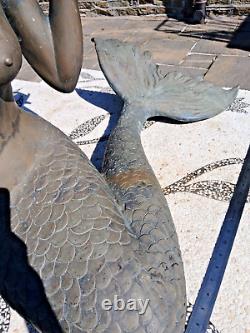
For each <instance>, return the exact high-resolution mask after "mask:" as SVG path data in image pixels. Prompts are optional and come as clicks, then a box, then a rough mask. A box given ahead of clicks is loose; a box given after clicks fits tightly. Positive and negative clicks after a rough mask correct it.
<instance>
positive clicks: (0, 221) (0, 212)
mask: <svg viewBox="0 0 250 333" xmlns="http://www.w3.org/2000/svg"><path fill="white" fill-rule="evenodd" d="M7 232H10V194H9V191H8V190H7V189H5V188H0V239H1V240H2V239H3V238H4V235H5V234H6V233H7Z"/></svg>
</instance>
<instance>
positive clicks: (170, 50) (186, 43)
mask: <svg viewBox="0 0 250 333" xmlns="http://www.w3.org/2000/svg"><path fill="white" fill-rule="evenodd" d="M194 44H195V41H194V40H192V39H182V40H171V39H161V40H159V39H153V40H149V41H147V42H146V43H145V44H144V45H143V47H144V48H145V49H147V50H149V51H151V52H152V55H153V59H154V60H155V61H156V62H157V63H162V64H168V65H177V64H179V63H180V61H181V60H182V59H183V58H184V57H185V56H186V55H187V54H188V52H190V50H191V49H192V47H193V46H194Z"/></svg>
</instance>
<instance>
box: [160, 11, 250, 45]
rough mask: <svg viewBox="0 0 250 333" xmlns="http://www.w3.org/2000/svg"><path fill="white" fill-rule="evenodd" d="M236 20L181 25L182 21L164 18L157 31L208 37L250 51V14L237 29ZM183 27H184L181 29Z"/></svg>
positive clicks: (192, 36)
mask: <svg viewBox="0 0 250 333" xmlns="http://www.w3.org/2000/svg"><path fill="white" fill-rule="evenodd" d="M235 26H236V24H235V22H234V21H232V22H230V21H229V20H228V19H226V20H223V19H215V20H210V21H209V22H208V23H207V24H202V25H186V26H184V25H183V26H181V25H180V22H176V23H173V21H172V20H169V19H165V20H163V21H162V22H161V23H160V24H159V25H158V26H157V27H156V28H155V30H156V31H161V32H166V33H172V34H177V35H179V36H184V37H191V38H200V39H207V40H212V41H218V42H224V43H228V45H227V47H228V48H237V49H242V50H245V51H250V16H248V17H247V18H246V19H245V20H244V21H243V23H242V24H241V25H240V26H239V28H238V29H237V30H235ZM181 27H182V29H181Z"/></svg>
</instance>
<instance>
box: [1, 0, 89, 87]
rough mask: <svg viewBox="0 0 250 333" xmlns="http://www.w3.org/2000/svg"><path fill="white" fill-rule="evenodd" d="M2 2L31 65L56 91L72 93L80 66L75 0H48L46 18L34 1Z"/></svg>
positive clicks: (79, 44)
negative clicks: (47, 14)
mask: <svg viewBox="0 0 250 333" xmlns="http://www.w3.org/2000/svg"><path fill="white" fill-rule="evenodd" d="M1 1H2V3H3V5H4V10H5V13H6V15H7V17H8V19H9V22H10V24H11V25H12V27H13V29H14V30H15V32H16V34H17V35H18V37H19V39H20V44H21V48H22V52H23V55H24V56H25V58H26V59H27V60H28V62H29V63H30V64H31V66H32V67H33V68H34V69H35V71H36V72H37V73H38V74H39V75H40V76H41V77H42V78H43V79H44V80H45V81H46V82H47V83H48V84H50V85H51V86H52V87H54V88H55V89H57V90H60V91H63V92H71V91H72V90H73V89H74V88H75V85H76V83H77V79H78V76H79V73H80V70H81V66H82V48H83V45H82V40H83V38H82V27H81V20H80V15H79V10H78V2H77V0H50V8H49V16H48V17H47V16H46V15H44V14H43V12H42V10H41V8H40V6H39V4H38V3H37V1H36V0H22V1H20V0H1Z"/></svg>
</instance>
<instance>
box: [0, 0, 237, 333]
mask: <svg viewBox="0 0 250 333" xmlns="http://www.w3.org/2000/svg"><path fill="white" fill-rule="evenodd" d="M82 40H83V38H82V27H81V21H80V15H79V10H78V3H77V1H76V0H51V1H50V8H49V16H48V17H46V16H45V15H44V14H43V12H42V10H41V9H40V6H39V4H38V2H37V1H36V0H22V1H20V0H5V1H3V0H2V1H1V5H0V187H2V188H7V189H9V191H10V198H11V226H9V229H8V228H7V227H6V228H4V226H0V230H5V232H6V230H9V234H11V233H12V234H13V235H15V237H14V238H13V237H12V238H11V237H10V236H6V237H5V236H4V237H5V238H6V241H5V240H4V238H3V244H1V245H2V247H0V248H4V251H1V252H0V262H1V264H0V294H1V295H2V297H3V298H4V299H5V301H6V302H7V303H9V304H10V305H11V306H12V307H13V308H14V309H15V310H17V311H18V312H19V314H20V315H21V316H23V317H24V318H25V319H26V320H28V321H29V322H31V323H32V324H33V325H34V326H35V327H36V328H37V330H38V331H40V332H43V333H45V332H46V333H57V332H65V333H66V332H69V333H85V332H86V333H87V332H88V333H91V332H95V333H101V332H106V333H116V332H117V333H118V332H134V333H153V332H154V333H155V332H157V333H161V332H162V333H163V332H164V333H183V331H184V327H185V316H186V291H185V279H184V270H183V264H182V259H181V253H180V248H179V244H178V239H177V235H176V231H175V227H174V224H173V221H172V218H171V214H170V211H169V208H168V206H167V203H166V200H165V198H164V195H163V193H162V192H161V188H160V186H159V183H158V181H157V179H156V177H155V175H154V173H153V171H152V169H151V167H150V165H149V163H148V161H147V158H146V156H145V154H144V151H143V148H142V145H141V140H140V130H141V129H142V127H143V124H144V122H145V121H146V120H147V119H148V118H150V117H153V116H164V117H168V118H172V119H175V120H178V121H181V122H190V121H198V120H202V119H206V118H210V117H212V116H215V115H217V114H218V113H220V112H222V111H223V110H225V109H226V108H227V107H228V106H229V105H230V104H231V103H232V101H233V100H234V98H235V96H236V94H237V88H235V89H230V90H227V91H226V90H223V89H221V88H219V87H215V86H213V85H211V84H209V83H206V82H204V81H201V80H198V79H190V78H187V77H184V76H183V75H181V74H176V73H171V74H167V75H166V76H162V75H161V74H160V73H159V72H158V68H157V66H156V65H155V64H154V63H153V62H152V61H151V59H150V54H149V52H142V51H141V50H140V49H139V48H137V47H135V46H133V45H130V44H127V43H122V42H119V41H117V40H100V39H97V40H95V41H94V42H95V46H96V51H97V54H98V58H99V63H100V66H101V68H102V70H103V72H104V74H105V76H106V78H107V80H108V82H109V83H110V85H111V87H112V88H113V89H114V90H115V92H116V93H117V94H119V95H120V96H121V97H122V98H123V100H124V107H123V110H122V111H121V114H120V118H119V121H118V123H117V125H116V127H115V129H114V130H113V132H112V134H111V136H110V138H109V142H108V145H107V149H106V153H105V157H104V163H103V173H102V174H100V173H99V172H98V171H97V170H96V169H95V167H94V166H93V165H92V164H91V163H90V161H89V160H88V159H87V157H86V156H85V154H84V153H83V152H82V151H81V150H80V149H79V148H78V147H77V146H76V145H75V144H74V143H73V142H72V141H71V140H70V139H69V138H68V137H66V136H65V135H64V134H63V133H62V132H61V131H60V130H59V129H57V128H56V127H54V126H52V125H51V124H50V123H49V122H47V121H45V120H44V119H42V118H40V117H39V116H36V115H33V114H30V113H26V112H25V111H23V110H21V109H20V108H18V106H17V104H16V103H15V101H14V98H13V95H12V89H11V81H12V80H13V79H14V78H15V77H16V75H17V73H18V72H19V69H20V67H21V62H22V55H23V56H24V57H25V58H26V59H27V61H28V62H29V63H30V65H31V66H32V67H33V68H34V70H35V71H36V72H37V73H38V75H40V76H41V77H42V79H43V80H45V81H46V82H47V83H48V84H49V85H50V86H52V87H53V88H55V89H57V90H59V91H61V92H71V91H73V90H74V88H75V86H76V84H77V80H78V76H79V73H80V69H81V66H82V49H83V46H82ZM83 111H84V110H83ZM69 112H70V110H69ZM166 153H167V152H166ZM1 233H2V235H1V236H3V235H5V233H4V232H3V231H2V232H1ZM6 235H7V233H6ZM7 238H8V239H7ZM11 240H12V241H11ZM15 242H16V243H15ZM17 243H18V245H16V244H17ZM20 244H25V246H26V249H27V250H26V252H25V251H23V250H20V249H21V245H20ZM25 255H26V256H27V258H25ZM115 297H119V298H120V299H123V300H124V301H125V302H127V303H128V302H129V300H131V299H132V300H133V299H134V300H139V299H141V300H142V301H143V302H146V300H149V302H148V306H147V309H146V310H145V312H144V313H141V312H140V311H138V309H137V310H134V311H131V309H128V308H125V309H124V310H123V311H116V310H115V309H114V308H113V307H111V308H110V309H109V310H108V311H107V310H106V309H105V308H104V307H103V304H104V303H105V302H106V301H107V300H108V302H109V301H111V302H112V301H113V300H114V298H115Z"/></svg>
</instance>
